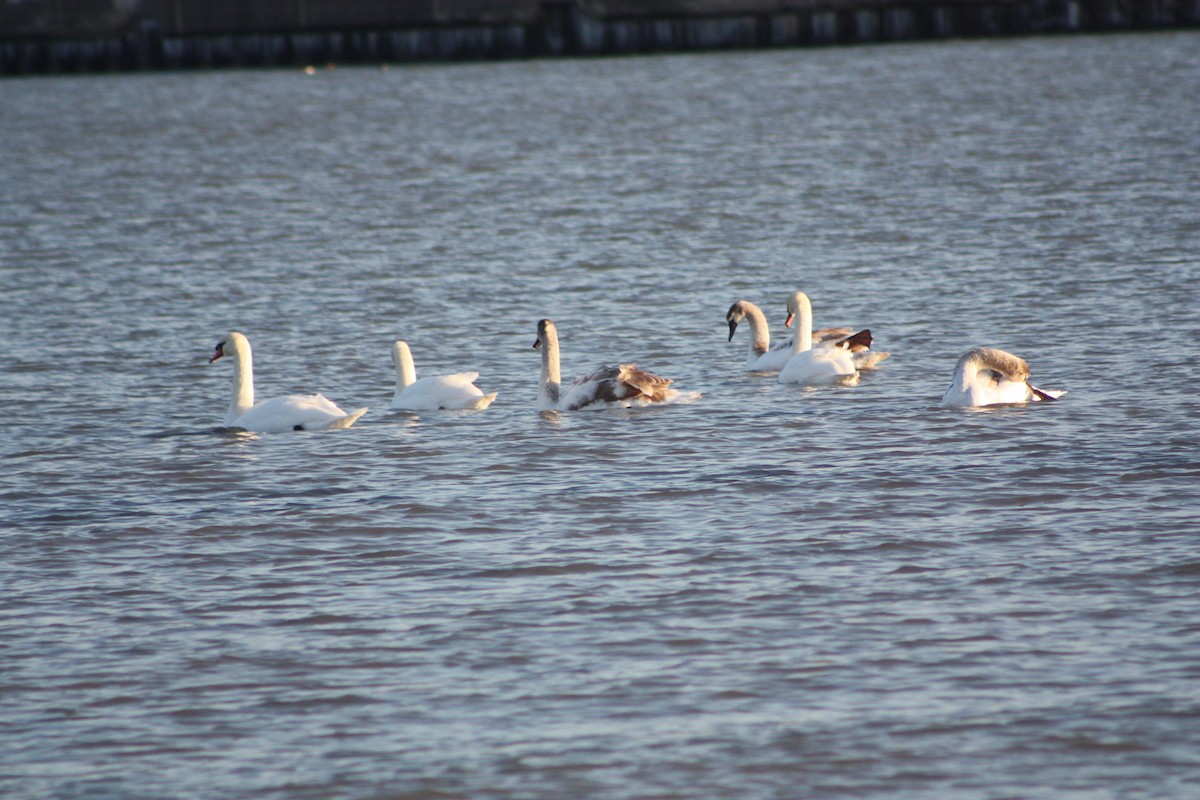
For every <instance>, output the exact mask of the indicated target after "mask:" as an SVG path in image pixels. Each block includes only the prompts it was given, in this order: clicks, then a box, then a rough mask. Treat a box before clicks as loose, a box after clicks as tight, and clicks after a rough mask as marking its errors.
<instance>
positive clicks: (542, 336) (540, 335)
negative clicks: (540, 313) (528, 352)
mask: <svg viewBox="0 0 1200 800" xmlns="http://www.w3.org/2000/svg"><path fill="white" fill-rule="evenodd" d="M551 337H553V338H554V339H555V340H557V339H558V330H557V329H556V328H555V327H554V323H553V322H551V321H550V320H548V319H540V320H538V328H537V338H536V339H534V340H533V349H534V350H537V349H538V348H540V347H541V346H542V345H543V344H545V343H546V342H548V341H549V340H550V338H551Z"/></svg>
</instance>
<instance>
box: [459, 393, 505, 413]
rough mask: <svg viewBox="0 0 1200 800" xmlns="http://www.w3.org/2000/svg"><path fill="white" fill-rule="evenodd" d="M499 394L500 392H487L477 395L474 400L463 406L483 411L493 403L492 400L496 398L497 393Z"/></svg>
mask: <svg viewBox="0 0 1200 800" xmlns="http://www.w3.org/2000/svg"><path fill="white" fill-rule="evenodd" d="M498 394H500V393H499V392H492V393H491V394H485V395H484V396H483V397H476V398H475V399H474V400H473V401H472V402H470V403H468V404H467V405H465V406H463V408H467V409H470V410H472V411H483V410H484V409H485V408H487V407H488V406H490V405H491V404H492V401H493V400H495V399H496V395H498Z"/></svg>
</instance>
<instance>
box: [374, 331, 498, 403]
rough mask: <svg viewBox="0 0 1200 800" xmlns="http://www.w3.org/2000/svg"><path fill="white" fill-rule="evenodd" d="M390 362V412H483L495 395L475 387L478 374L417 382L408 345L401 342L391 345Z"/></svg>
mask: <svg viewBox="0 0 1200 800" xmlns="http://www.w3.org/2000/svg"><path fill="white" fill-rule="evenodd" d="M392 363H393V364H395V366H396V394H395V395H394V396H393V397H392V410H393V411H399V410H405V411H437V410H439V409H441V410H450V411H457V410H467V409H470V410H475V411H482V410H483V409H485V408H487V407H488V406H490V405H491V404H492V401H493V400H495V399H496V395H497V394H498V392H492V393H491V394H484V393H483V391H482V390H480V388H479V387H478V386H476V385H475V380H476V379H477V378H478V377H479V373H478V372H459V373H457V374H455V375H439V376H437V377H427V378H421V379H419V380H418V379H417V368H416V367H415V366H414V365H413V357H412V351H411V350H409V347H408V343H406V342H403V341H396V342H395V343H394V344H393V345H392Z"/></svg>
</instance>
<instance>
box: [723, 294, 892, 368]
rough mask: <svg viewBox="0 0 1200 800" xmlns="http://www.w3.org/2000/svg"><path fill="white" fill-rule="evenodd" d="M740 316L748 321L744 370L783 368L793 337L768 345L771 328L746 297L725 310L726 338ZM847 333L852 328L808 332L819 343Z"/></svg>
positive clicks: (759, 310) (790, 353)
mask: <svg viewBox="0 0 1200 800" xmlns="http://www.w3.org/2000/svg"><path fill="white" fill-rule="evenodd" d="M742 320H749V321H750V353H749V355H747V356H746V367H745V368H746V371H747V372H778V371H779V370H781V369H783V365H784V364H786V363H787V362H788V359H790V358H791V357H792V356H793V355H794V353H793V352H792V346H793V343H794V341H795V337H794V336H789V337H787V338H786V339H782V340H780V341H778V342H776V343H775V345H774V346H772V345H771V330H770V327H769V326H768V325H767V318H766V316H765V315H764V314H763V312H762V309H760V308H759V307H758V306H756V305H754V303H751V302H750V301H749V300H738V301H737V302H736V303H734V304H733V305H731V306H730V307H729V311H727V312H726V313H725V321H726V322H728V323H729V341H731V342H732V341H733V332H734V331H736V330H737V326H738V323H740V322H741V321H742ZM851 333H853V330H852V329H850V328H822V329H821V330H817V331H813V332H812V340H813V343H814V344H820V343H822V342H825V341H827V340H837V339H842V338H845V337H846V336H849V335H850V334H851ZM884 357H885V358H886V355H885V356H884ZM879 360H880V361H882V360H883V359H879Z"/></svg>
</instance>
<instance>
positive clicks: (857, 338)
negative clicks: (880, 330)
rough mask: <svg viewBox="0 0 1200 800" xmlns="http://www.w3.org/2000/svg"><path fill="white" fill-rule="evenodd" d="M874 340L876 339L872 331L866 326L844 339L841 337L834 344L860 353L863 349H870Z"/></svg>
mask: <svg viewBox="0 0 1200 800" xmlns="http://www.w3.org/2000/svg"><path fill="white" fill-rule="evenodd" d="M872 341H874V339H873V338H872V336H871V331H870V330H869V329H867V328H864V329H863V330H861V331H859V332H858V333H853V334H851V335H849V336H847V337H846V338H844V339H840V340H839V341H837V342H835V343H834V346H835V347H842V348H845V349H846V350H849V351H850V352H851V353H858V352H861V351H863V350H867V349H870V347H871V342H872Z"/></svg>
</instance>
